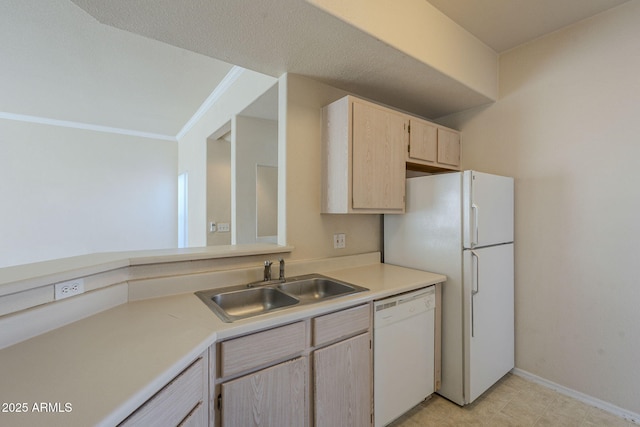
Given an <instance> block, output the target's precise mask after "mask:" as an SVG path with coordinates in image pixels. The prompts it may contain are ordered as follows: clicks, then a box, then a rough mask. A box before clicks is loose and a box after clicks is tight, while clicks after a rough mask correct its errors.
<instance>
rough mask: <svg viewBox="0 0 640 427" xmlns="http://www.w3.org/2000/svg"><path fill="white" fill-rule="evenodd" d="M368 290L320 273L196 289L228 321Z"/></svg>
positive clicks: (201, 297) (198, 294)
mask: <svg viewBox="0 0 640 427" xmlns="http://www.w3.org/2000/svg"><path fill="white" fill-rule="evenodd" d="M363 291H368V289H367V288H363V287H362V286H357V285H352V284H351V283H346V282H342V281H339V280H335V279H331V278H329V277H325V276H322V275H320V274H308V275H305V276H298V277H293V278H290V279H286V281H284V282H283V281H271V282H253V283H249V284H247V285H239V286H232V287H227V288H220V289H210V290H208V291H199V292H196V295H197V296H198V297H199V298H200V299H201V300H202V301H203V302H204V303H205V304H206V305H207V306H208V307H209V308H210V309H211V310H212V311H213V312H214V313H216V315H218V317H219V318H220V319H222V320H223V321H224V322H227V323H230V322H234V321H236V320H240V319H246V318H248V317H253V316H258V315H261V314H265V313H271V312H274V311H276V310H282V309H285V308H288V307H292V306H295V305H304V304H311V303H314V302H320V301H324V300H327V299H331V298H338V297H341V296H346V295H351V294H354V293H357V292H363Z"/></svg>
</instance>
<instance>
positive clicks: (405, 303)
mask: <svg viewBox="0 0 640 427" xmlns="http://www.w3.org/2000/svg"><path fill="white" fill-rule="evenodd" d="M435 305H436V297H435V286H430V287H428V288H424V289H420V290H418V291H413V292H409V293H406V294H400V295H396V296H393V297H391V298H387V299H384V300H379V301H376V302H375V303H374V307H375V317H374V335H373V339H374V341H373V342H374V352H373V357H374V359H373V363H374V419H375V427H382V426H385V425H387V424H389V423H390V422H391V421H393V420H395V419H396V418H398V417H399V416H401V415H402V414H404V413H405V412H407V411H408V410H409V409H411V408H413V407H414V406H415V405H417V404H418V403H420V402H421V401H423V400H424V399H425V398H427V397H428V396H430V395H431V394H433V392H434V391H435V383H434V371H435V360H434V347H435V345H434V344H435V341H434V337H435Z"/></svg>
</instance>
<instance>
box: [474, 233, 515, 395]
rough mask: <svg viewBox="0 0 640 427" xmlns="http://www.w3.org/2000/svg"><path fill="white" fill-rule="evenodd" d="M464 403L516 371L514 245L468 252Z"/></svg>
mask: <svg viewBox="0 0 640 427" xmlns="http://www.w3.org/2000/svg"><path fill="white" fill-rule="evenodd" d="M463 254H464V255H463V266H464V273H463V274H464V279H463V281H464V303H465V308H466V309H465V313H468V316H467V318H466V319H465V331H464V332H465V343H468V345H467V346H466V349H465V360H466V364H465V366H466V370H465V401H466V403H471V402H473V401H474V400H475V399H476V398H477V397H478V396H480V395H481V394H482V393H483V392H485V391H486V390H487V389H488V388H489V387H491V386H492V385H493V384H495V383H496V381H498V380H499V379H500V378H502V377H503V376H504V375H505V374H506V373H507V372H509V371H510V370H511V369H513V367H514V346H515V339H514V309H513V304H514V301H513V244H512V243H511V244H504V245H498V246H491V247H487V248H481V249H474V250H465V251H464V252H463Z"/></svg>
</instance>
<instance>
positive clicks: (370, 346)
mask: <svg viewBox="0 0 640 427" xmlns="http://www.w3.org/2000/svg"><path fill="white" fill-rule="evenodd" d="M369 348H370V349H371V348H373V346H372V345H371V340H369Z"/></svg>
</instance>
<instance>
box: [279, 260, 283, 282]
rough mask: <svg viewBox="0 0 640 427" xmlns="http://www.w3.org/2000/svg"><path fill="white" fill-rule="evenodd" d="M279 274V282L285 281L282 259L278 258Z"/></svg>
mask: <svg viewBox="0 0 640 427" xmlns="http://www.w3.org/2000/svg"><path fill="white" fill-rule="evenodd" d="M279 261H280V275H279V276H278V280H280V281H281V282H284V281H285V278H284V259H282V258H280V259H279Z"/></svg>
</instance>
